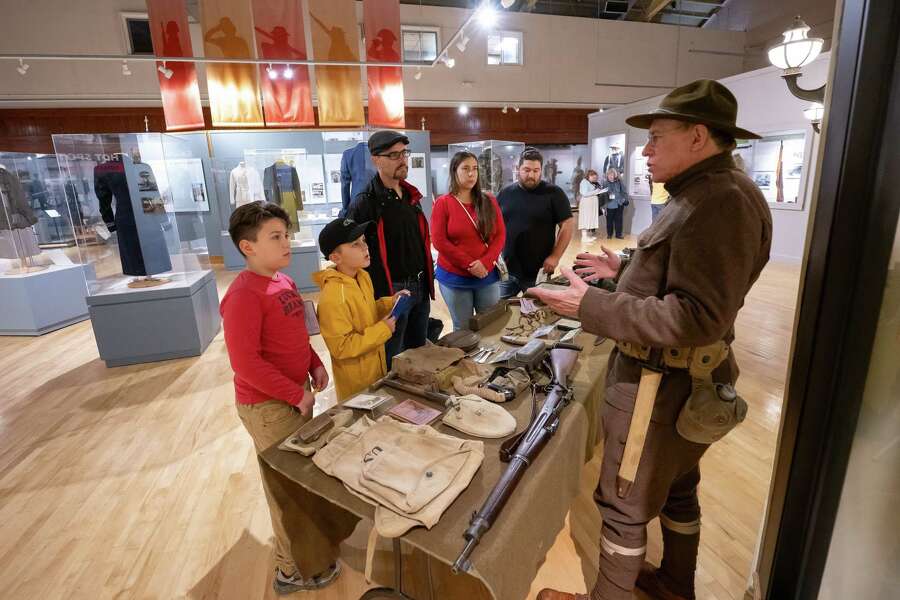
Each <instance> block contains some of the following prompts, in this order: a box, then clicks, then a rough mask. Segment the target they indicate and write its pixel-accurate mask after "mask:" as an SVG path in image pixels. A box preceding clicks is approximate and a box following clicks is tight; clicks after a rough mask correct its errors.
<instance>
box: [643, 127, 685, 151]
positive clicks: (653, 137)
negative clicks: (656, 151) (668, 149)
mask: <svg viewBox="0 0 900 600" xmlns="http://www.w3.org/2000/svg"><path fill="white" fill-rule="evenodd" d="M689 127H690V125H687V124H686V125H683V126H681V127H674V128H672V129H669V130H668V131H663V132H662V133H651V134H649V135H648V136H647V145H648V146H650V147H651V148H652V147H654V146H656V144H658V143H659V139H660V138H661V137H664V136H667V135H669V134H670V133H675V132H676V131H685V130H686V129H688V128H689Z"/></svg>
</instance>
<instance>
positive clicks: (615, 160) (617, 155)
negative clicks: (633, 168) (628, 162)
mask: <svg viewBox="0 0 900 600" xmlns="http://www.w3.org/2000/svg"><path fill="white" fill-rule="evenodd" d="M610 169H615V170H616V172H617V173H618V174H619V177H621V176H622V174H624V173H625V155H624V154H623V153H622V151H621V150H612V149H611V148H610V151H609V155H607V157H606V158H605V159H603V173H601V174H600V175H601V178H605V177H606V173H607V171H609V170H610Z"/></svg>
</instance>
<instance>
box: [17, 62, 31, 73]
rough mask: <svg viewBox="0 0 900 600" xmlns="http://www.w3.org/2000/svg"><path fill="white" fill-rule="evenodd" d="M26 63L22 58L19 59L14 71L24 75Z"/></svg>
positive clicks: (26, 70)
mask: <svg viewBox="0 0 900 600" xmlns="http://www.w3.org/2000/svg"><path fill="white" fill-rule="evenodd" d="M28 66H29V65H28V63H26V62H25V61H24V60H23V59H21V58H20V59H19V66H18V67H16V71H18V72H19V75H23V76H24V75H25V74H26V73H28Z"/></svg>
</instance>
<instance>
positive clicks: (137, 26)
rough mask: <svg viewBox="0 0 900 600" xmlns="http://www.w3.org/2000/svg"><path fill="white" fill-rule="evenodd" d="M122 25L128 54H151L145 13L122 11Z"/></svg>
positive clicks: (147, 21) (148, 27)
mask: <svg viewBox="0 0 900 600" xmlns="http://www.w3.org/2000/svg"><path fill="white" fill-rule="evenodd" d="M122 26H123V27H124V28H125V50H126V52H127V53H128V54H153V42H152V40H151V39H150V21H149V19H148V18H147V13H122Z"/></svg>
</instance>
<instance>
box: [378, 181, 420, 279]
mask: <svg viewBox="0 0 900 600" xmlns="http://www.w3.org/2000/svg"><path fill="white" fill-rule="evenodd" d="M379 183H380V182H379ZM381 189H382V190H383V193H384V194H385V195H386V200H385V203H384V212H383V213H382V218H383V219H384V240H385V246H386V247H387V264H388V265H389V266H390V269H391V279H393V280H394V281H400V280H405V279H409V278H414V277H416V276H417V275H418V274H419V273H420V272H421V271H424V270H425V254H424V253H425V250H424V248H425V242H424V241H423V240H422V232H421V231H420V230H419V211H418V210H417V209H416V208H415V207H414V206H412V204H410V201H409V192H407V191H406V190H403V199H400V197H399V196H397V192H395V191H394V190H392V189H388V188H385V187H384V186H381ZM379 191H381V190H379Z"/></svg>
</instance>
